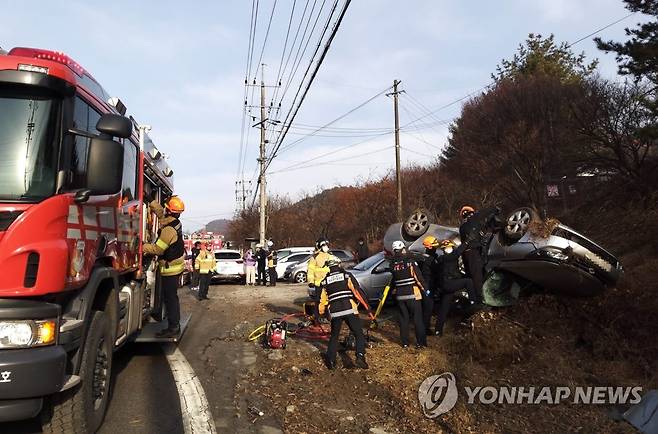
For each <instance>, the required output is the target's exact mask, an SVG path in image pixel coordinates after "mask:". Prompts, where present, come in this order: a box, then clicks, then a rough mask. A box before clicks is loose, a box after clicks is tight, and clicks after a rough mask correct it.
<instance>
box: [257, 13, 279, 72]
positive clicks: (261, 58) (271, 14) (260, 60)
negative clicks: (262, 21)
mask: <svg viewBox="0 0 658 434" xmlns="http://www.w3.org/2000/svg"><path fill="white" fill-rule="evenodd" d="M276 2H277V0H274V3H273V4H272V13H270V20H269V22H268V23H267V30H266V31H265V38H264V39H263V48H261V50H260V57H259V58H258V64H259V65H261V64H262V62H263V53H265V46H266V45H267V37H268V36H269V35H270V27H271V26H272V18H273V17H274V10H275V9H276ZM255 78H256V75H255V74H254V79H255Z"/></svg>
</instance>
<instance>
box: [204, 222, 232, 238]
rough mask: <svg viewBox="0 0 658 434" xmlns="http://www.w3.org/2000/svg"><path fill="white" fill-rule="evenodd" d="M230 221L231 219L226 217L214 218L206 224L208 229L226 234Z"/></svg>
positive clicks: (208, 230)
mask: <svg viewBox="0 0 658 434" xmlns="http://www.w3.org/2000/svg"><path fill="white" fill-rule="evenodd" d="M230 223H231V221H230V220H226V219H218V220H213V221H211V222H209V223H208V224H206V231H207V232H214V233H219V234H222V235H226V233H227V232H228V226H229V224H230Z"/></svg>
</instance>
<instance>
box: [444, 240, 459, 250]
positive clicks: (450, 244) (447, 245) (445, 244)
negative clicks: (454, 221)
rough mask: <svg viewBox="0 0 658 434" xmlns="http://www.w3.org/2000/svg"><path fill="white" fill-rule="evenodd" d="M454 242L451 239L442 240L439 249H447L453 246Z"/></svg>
mask: <svg viewBox="0 0 658 434" xmlns="http://www.w3.org/2000/svg"><path fill="white" fill-rule="evenodd" d="M455 246H456V244H455V243H454V242H453V241H452V240H442V241H441V249H447V248H448V247H452V248H454V247H455Z"/></svg>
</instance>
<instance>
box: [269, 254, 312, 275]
mask: <svg viewBox="0 0 658 434" xmlns="http://www.w3.org/2000/svg"><path fill="white" fill-rule="evenodd" d="M278 253H279V252H277V255H278ZM311 254H312V252H302V253H291V254H289V255H287V256H284V257H283V259H279V261H278V262H277V265H276V274H277V276H279V280H283V275H284V274H285V272H286V268H288V266H289V265H293V264H299V263H300V262H304V261H307V260H308V259H309V258H310V257H311Z"/></svg>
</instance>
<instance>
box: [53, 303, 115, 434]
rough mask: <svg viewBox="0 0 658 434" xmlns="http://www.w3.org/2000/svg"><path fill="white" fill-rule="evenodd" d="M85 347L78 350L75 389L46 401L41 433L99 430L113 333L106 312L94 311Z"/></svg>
mask: <svg viewBox="0 0 658 434" xmlns="http://www.w3.org/2000/svg"><path fill="white" fill-rule="evenodd" d="M91 318H92V319H91V322H90V325H89V331H88V332H87V339H86V341H85V346H84V348H83V349H82V350H81V351H83V353H82V361H81V364H80V377H81V378H82V381H81V383H80V384H78V385H77V386H75V387H73V388H71V389H69V390H66V391H64V392H61V393H58V394H56V395H53V396H51V397H49V398H47V402H46V403H45V408H44V410H43V411H42V412H41V423H42V430H43V432H44V433H72V434H76V433H81V434H82V433H93V432H96V431H98V429H99V428H100V426H101V424H102V423H103V419H104V418H105V412H106V410H107V405H108V402H109V400H110V380H111V376H112V350H113V342H112V340H113V339H112V330H111V327H110V321H109V317H108V315H106V314H105V312H101V311H93V312H92V313H91Z"/></svg>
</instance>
